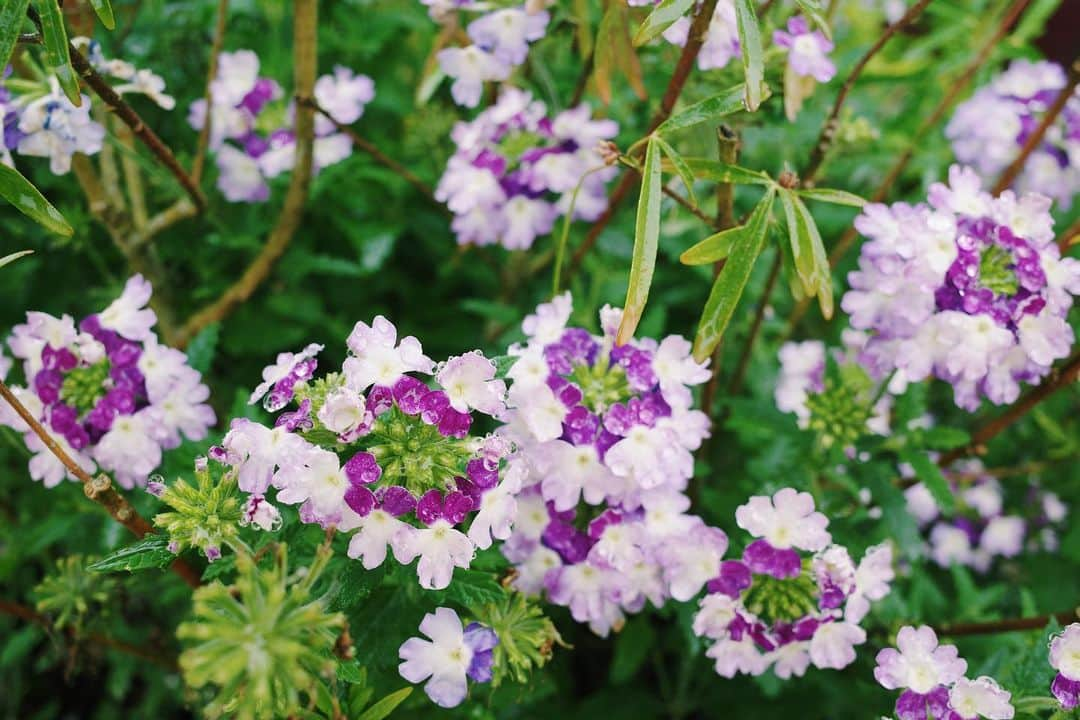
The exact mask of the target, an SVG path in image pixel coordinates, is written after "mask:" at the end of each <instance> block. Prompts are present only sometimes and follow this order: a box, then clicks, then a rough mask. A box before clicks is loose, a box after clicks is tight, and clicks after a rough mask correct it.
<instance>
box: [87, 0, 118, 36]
mask: <svg viewBox="0 0 1080 720" xmlns="http://www.w3.org/2000/svg"><path fill="white" fill-rule="evenodd" d="M90 4H91V5H92V6H93V8H94V12H95V13H97V16H98V19H99V20H101V24H102V25H104V26H105V29H106V30H115V29H116V19H115V18H113V11H112V4H110V3H109V0H90Z"/></svg>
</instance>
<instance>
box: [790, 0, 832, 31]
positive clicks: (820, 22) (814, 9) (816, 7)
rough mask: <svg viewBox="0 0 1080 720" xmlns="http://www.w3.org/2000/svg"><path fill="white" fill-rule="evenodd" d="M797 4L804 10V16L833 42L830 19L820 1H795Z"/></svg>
mask: <svg viewBox="0 0 1080 720" xmlns="http://www.w3.org/2000/svg"><path fill="white" fill-rule="evenodd" d="M795 4H796V5H798V6H799V9H800V10H802V14H803V15H805V16H806V17H808V18H810V21H811V22H812V23H814V25H816V26H817V29H818V30H820V31H821V34H822V35H824V36H825V37H826V38H828V39H829V40H832V28H830V27H829V19H828V18H826V17H825V12H824V11H823V10H822V7H821V3H820V2H818V0H795Z"/></svg>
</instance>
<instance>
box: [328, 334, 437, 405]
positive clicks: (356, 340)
mask: <svg viewBox="0 0 1080 720" xmlns="http://www.w3.org/2000/svg"><path fill="white" fill-rule="evenodd" d="M346 342H347V344H348V346H349V349H350V350H351V351H352V353H353V357H350V358H348V359H347V360H346V361H345V363H344V365H343V366H342V369H343V370H344V372H345V378H346V380H347V381H348V384H349V387H351V388H352V389H353V390H356V391H358V392H363V391H364V390H367V389H368V388H369V387H370V386H371V385H373V384H378V385H386V386H391V385H393V384H394V383H395V382H396V381H397V380H398V379H399V378H400V377H401V376H402V375H404V374H405V373H407V372H420V373H425V374H427V375H430V374H431V373H432V372H433V371H434V369H435V363H434V362H432V360H431V358H429V357H428V356H427V355H424V351H423V348H422V347H421V345H420V341H419V340H417V339H416V338H415V337H413V336H412V335H407V336H406V337H403V338H401V342H398V339H397V328H396V327H394V324H393V323H392V322H390V321H389V320H387V319H386V318H385V317H383V316H382V315H378V316H376V317H375V319H374V320H373V321H372V322H371V325H370V326H369V325H368V324H367V323H364V322H358V323H356V326H355V327H354V328H353V331H352V332H351V333H350V334H349V338H348V340H347V341H346Z"/></svg>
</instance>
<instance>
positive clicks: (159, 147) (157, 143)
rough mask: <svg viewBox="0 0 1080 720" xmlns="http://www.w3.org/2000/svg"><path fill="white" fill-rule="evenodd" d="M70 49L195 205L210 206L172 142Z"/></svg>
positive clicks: (74, 62)
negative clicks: (167, 140) (164, 137)
mask: <svg viewBox="0 0 1080 720" xmlns="http://www.w3.org/2000/svg"><path fill="white" fill-rule="evenodd" d="M69 52H70V53H71V66H72V67H73V68H74V69H75V72H76V73H78V74H79V76H80V77H81V78H83V79H84V80H85V81H86V84H87V85H89V86H90V87H91V89H93V91H94V92H95V93H97V96H98V97H99V98H101V99H102V101H103V102H104V103H105V104H106V105H108V106H109V107H110V108H111V109H112V111H113V112H114V113H116V116H117V117H118V118H120V119H121V120H122V121H123V122H124V124H125V125H127V126H128V127H129V128H131V132H133V133H135V136H136V137H137V138H139V140H141V141H142V143H143V145H146V147H147V148H149V150H150V152H151V153H153V155H154V157H156V158H157V159H158V161H160V162H161V164H162V165H164V166H165V167H166V168H168V170H169V172H171V173H172V174H173V176H175V177H176V179H177V180H178V181H179V182H180V184H181V185H183V186H184V190H185V191H187V194H188V195H190V196H191V200H192V202H194V203H195V207H197V208H198V209H199V210H200V211H202V210H204V209H205V208H206V196H204V195H203V193H202V190H200V189H199V186H198V184H196V183H195V181H194V180H193V179H192V177H191V176H190V175H188V174H187V173H186V172H185V171H184V168H182V167H180V163H179V162H177V160H176V156H175V155H173V151H172V150H170V149H169V146H168V145H166V144H165V143H164V142H162V140H161V138H159V137H158V136H157V133H155V132H154V131H153V130H152V129H151V128H150V126H149V125H147V124H146V123H144V122H143V120H142V118H141V117H139V114H138V113H137V112H135V110H134V109H132V107H131V106H130V105H128V104H127V103H126V102H124V99H123V98H121V97H120V96H119V95H118V94H117V93H116V91H115V90H113V88H112V86H111V85H109V83H107V82H106V81H105V79H104V78H102V77H101V76H100V75H98V74H97V71H96V70H94V68H93V66H92V65H90V62H89V61H88V60H87V59H86V58H85V57H83V55H82V53H80V52H79V51H78V50H76V49H75V46H71V47H70V48H69Z"/></svg>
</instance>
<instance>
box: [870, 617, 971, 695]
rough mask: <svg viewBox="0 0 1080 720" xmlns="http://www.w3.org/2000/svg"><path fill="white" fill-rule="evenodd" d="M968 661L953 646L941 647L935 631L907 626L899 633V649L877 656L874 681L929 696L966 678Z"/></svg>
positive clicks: (885, 650) (889, 688) (897, 636)
mask: <svg viewBox="0 0 1080 720" xmlns="http://www.w3.org/2000/svg"><path fill="white" fill-rule="evenodd" d="M966 670H967V662H966V661H965V660H964V659H963V658H961V657H959V653H958V651H957V649H956V647H955V646H953V645H941V646H939V645H938V640H937V635H936V634H935V633H934V631H933V629H931V628H929V627H927V626H925V625H923V626H922V627H919V628H914V627H911V626H906V627H902V628H900V632H898V633H897V634H896V648H885V649H884V650H882V651H881V652H879V653H878V654H877V667H875V668H874V678H875V679H876V680H877V681H878V682H879V683H881V685H882V686H883V687H885V688H886V689H887V690H898V689H900V688H910V689H911V690H913V691H915V692H916V693H919V694H920V695H925V694H926V693H928V692H930V691H931V690H933V689H934V688H935V687H937V686H938V685H949V684H951V683H953V682H955V681H957V680H959V679H960V678H962V677H963V676H964V672H965V671H966Z"/></svg>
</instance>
